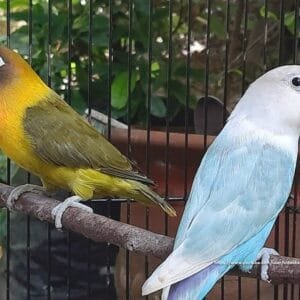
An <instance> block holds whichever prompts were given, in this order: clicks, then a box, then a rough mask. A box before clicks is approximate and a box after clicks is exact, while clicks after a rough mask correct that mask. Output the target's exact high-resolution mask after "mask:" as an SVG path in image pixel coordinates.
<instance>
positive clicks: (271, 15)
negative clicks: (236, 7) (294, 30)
mask: <svg viewBox="0 0 300 300" xmlns="http://www.w3.org/2000/svg"><path fill="white" fill-rule="evenodd" d="M259 14H260V15H261V16H262V17H263V18H264V17H265V15H266V7H265V6H264V5H263V6H262V7H261V8H260V10H259ZM267 18H268V19H272V20H274V21H278V17H277V16H276V14H275V13H273V12H272V11H270V10H268V12H267Z"/></svg>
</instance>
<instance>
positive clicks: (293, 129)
mask: <svg viewBox="0 0 300 300" xmlns="http://www.w3.org/2000/svg"><path fill="white" fill-rule="evenodd" d="M233 115H234V116H235V117H237V118H239V117H241V118H245V119H247V120H249V121H252V122H253V123H254V124H257V126H259V127H260V128H262V129H269V130H271V131H274V132H277V133H280V132H281V133H287V134H292V133H293V134H298V135H299V134H300V66H298V65H288V66H281V67H278V68H275V69H273V70H270V71H269V72H267V73H265V74H264V75H262V76H261V77H259V78H258V79H257V80H255V81H254V82H253V83H252V84H251V85H250V87H249V88H248V90H247V91H246V93H245V94H244V96H243V97H242V99H241V100H240V102H239V104H238V105H237V106H236V108H235V110H234V112H233Z"/></svg>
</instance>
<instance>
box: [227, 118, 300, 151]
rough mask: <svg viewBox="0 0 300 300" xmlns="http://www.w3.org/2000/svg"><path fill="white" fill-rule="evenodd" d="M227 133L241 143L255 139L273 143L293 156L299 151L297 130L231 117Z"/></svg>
mask: <svg viewBox="0 0 300 300" xmlns="http://www.w3.org/2000/svg"><path fill="white" fill-rule="evenodd" d="M225 128H226V131H227V134H230V135H231V136H232V138H235V139H237V140H240V141H241V143H244V142H247V141H248V140H249V141H253V140H257V141H260V142H263V143H265V144H269V145H273V146H275V147H276V148H279V149H280V150H282V151H284V152H288V153H290V154H291V155H293V156H296V155H297V153H298V139H299V137H298V134H297V133H296V132H292V131H291V132H286V131H279V132H278V131H276V130H274V129H273V128H270V127H268V126H266V127H264V126H261V124H257V123H255V122H253V121H251V120H248V119H247V118H233V119H229V121H228V123H227V125H226V127H225Z"/></svg>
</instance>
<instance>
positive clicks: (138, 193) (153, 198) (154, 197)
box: [127, 180, 176, 217]
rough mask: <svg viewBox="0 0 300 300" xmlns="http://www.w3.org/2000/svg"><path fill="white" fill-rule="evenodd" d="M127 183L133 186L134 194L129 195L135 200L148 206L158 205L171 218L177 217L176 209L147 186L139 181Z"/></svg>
mask: <svg viewBox="0 0 300 300" xmlns="http://www.w3.org/2000/svg"><path fill="white" fill-rule="evenodd" d="M127 181H128V182H130V183H131V185H132V186H133V192H132V194H130V195H129V196H130V197H131V198H133V200H137V201H140V202H143V203H144V204H145V205H147V206H152V205H154V204H158V205H159V206H160V207H161V208H162V209H163V210H164V211H165V212H166V213H167V214H168V215H169V216H170V217H176V211H175V209H174V208H173V207H172V206H171V205H170V204H169V203H168V202H167V201H165V200H164V199H163V198H162V197H161V196H159V195H158V194H157V193H155V192H154V191H153V190H151V188H149V187H148V186H147V185H145V184H143V183H141V182H137V181H132V180H127Z"/></svg>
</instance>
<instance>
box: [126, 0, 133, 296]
mask: <svg viewBox="0 0 300 300" xmlns="http://www.w3.org/2000/svg"><path fill="white" fill-rule="evenodd" d="M133 4H134V3H133V0H129V1H128V19H129V20H128V60H127V64H128V89H127V93H128V106H127V126H128V133H127V156H128V158H129V159H131V109H132V107H131V104H132V103H131V102H132V95H131V87H132V69H133V62H132V56H133V54H132V44H133V37H132V34H133V33H132V31H133V13H134V10H133ZM130 208H131V205H130V201H129V200H127V202H126V223H127V224H130V220H131V218H130V217H131V216H130V213H131V209H130ZM125 270H126V275H125V289H126V300H129V299H130V254H129V250H126V252H125Z"/></svg>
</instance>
